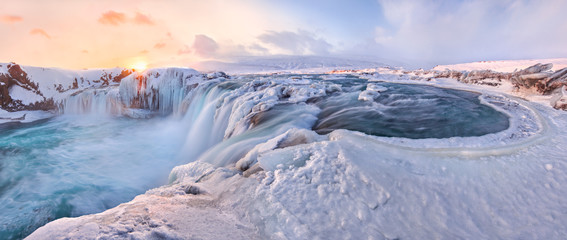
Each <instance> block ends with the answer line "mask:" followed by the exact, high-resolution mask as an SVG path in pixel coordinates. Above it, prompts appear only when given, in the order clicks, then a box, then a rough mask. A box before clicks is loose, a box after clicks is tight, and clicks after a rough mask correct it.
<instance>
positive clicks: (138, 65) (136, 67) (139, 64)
mask: <svg viewBox="0 0 567 240" xmlns="http://www.w3.org/2000/svg"><path fill="white" fill-rule="evenodd" d="M130 68H132V69H134V70H136V71H138V72H141V71H144V70H146V68H148V63H147V62H144V61H138V62H135V63H133V64H131V65H130Z"/></svg>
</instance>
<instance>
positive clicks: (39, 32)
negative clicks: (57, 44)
mask: <svg viewBox="0 0 567 240" xmlns="http://www.w3.org/2000/svg"><path fill="white" fill-rule="evenodd" d="M30 34H31V35H40V36H44V37H46V38H47V39H51V36H49V34H47V33H46V32H45V31H44V30H43V29H41V28H34V29H32V30H31V31H30Z"/></svg>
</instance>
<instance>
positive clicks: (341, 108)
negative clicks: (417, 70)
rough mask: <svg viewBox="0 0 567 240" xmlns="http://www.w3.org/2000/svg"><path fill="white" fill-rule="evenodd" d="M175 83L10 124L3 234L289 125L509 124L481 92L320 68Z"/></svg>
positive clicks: (244, 148) (392, 133) (228, 156)
mask: <svg viewBox="0 0 567 240" xmlns="http://www.w3.org/2000/svg"><path fill="white" fill-rule="evenodd" d="M259 79H260V80H259ZM172 82H173V84H172V85H167V84H169V83H167V82H160V84H161V85H159V86H160V87H161V88H164V89H167V90H168V92H167V94H162V95H160V96H159V98H158V97H156V98H155V99H159V100H161V101H159V102H151V103H149V104H148V105H147V106H150V109H135V108H128V107H125V104H124V103H123V101H125V100H128V97H136V96H135V93H136V91H137V90H136V88H135V87H134V88H131V89H130V85H128V84H132V85H133V86H136V83H135V82H132V83H128V82H123V83H121V85H120V88H117V87H116V86H114V87H109V88H108V89H107V90H87V91H84V92H82V93H80V94H77V95H74V96H72V97H70V98H69V99H67V101H66V102H65V106H64V108H63V109H64V114H63V115H61V116H58V117H55V118H52V119H49V120H44V121H39V122H36V123H32V124H25V125H12V126H7V125H5V126H3V127H2V128H1V129H0V212H1V213H2V214H1V215H0V238H1V239H19V238H23V237H25V236H27V235H28V234H30V233H31V232H32V231H33V230H35V229H37V228H38V227H40V226H42V225H44V224H45V223H47V222H49V221H52V220H54V219H57V218H61V217H69V216H71V217H73V216H80V215H84V214H91V213H97V212H101V211H104V210H106V209H109V208H112V207H114V206H116V205H118V204H120V203H123V202H127V201H129V200H131V199H132V198H133V197H135V196H136V195H138V194H142V193H144V192H145V191H146V190H148V189H151V188H154V187H158V186H161V185H164V184H167V182H168V176H169V173H170V171H171V169H172V168H173V167H175V166H177V165H181V164H185V163H188V162H192V161H195V160H197V159H199V160H200V161H205V162H208V163H211V164H214V165H217V166H226V165H230V164H234V163H235V162H236V161H238V160H239V159H240V158H241V157H243V156H244V155H245V154H246V153H248V152H249V151H250V150H251V149H253V148H254V147H255V146H256V145H258V144H260V143H263V142H266V141H268V140H269V139H272V138H274V137H275V136H278V135H280V134H283V133H285V132H286V131H288V130H289V129H293V128H296V129H308V130H311V129H313V130H315V131H316V132H317V133H319V134H327V133H329V132H331V131H333V130H335V129H348V130H353V131H359V132H363V133H366V134H370V135H376V136H387V137H404V138H447V137H454V136H463V137H466V136H480V135H484V134H489V133H493V132H498V131H503V130H505V129H507V128H508V127H509V122H508V117H507V116H506V115H505V114H503V113H501V112H499V111H496V110H495V109H493V108H492V107H490V106H488V105H484V104H481V103H480V100H479V98H478V97H479V94H476V93H471V92H465V91H458V90H450V89H441V88H435V87H429V86H421V85H404V84H394V83H371V84H369V82H368V81H367V80H365V79H359V78H356V77H352V76H346V77H342V78H339V79H331V80H325V79H324V76H321V75H286V76H248V77H245V78H243V79H239V80H227V79H224V80H209V81H205V82H201V83H199V86H198V87H192V88H185V87H186V86H185V85H184V84H185V83H184V82H183V81H182V79H181V78H179V79H176V80H175V81H172ZM119 89H120V92H119ZM371 90H372V91H374V90H376V91H374V92H372V91H371ZM122 91H131V92H130V93H128V92H126V93H124V92H122ZM364 94H366V95H364ZM368 96H370V97H368ZM138 100H139V101H140V99H138ZM142 100H143V99H142ZM151 106H154V107H155V109H151ZM124 116H129V117H124ZM133 117H134V118H133ZM136 117H138V118H136ZM140 117H141V118H140Z"/></svg>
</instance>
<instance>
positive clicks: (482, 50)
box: [375, 0, 567, 63]
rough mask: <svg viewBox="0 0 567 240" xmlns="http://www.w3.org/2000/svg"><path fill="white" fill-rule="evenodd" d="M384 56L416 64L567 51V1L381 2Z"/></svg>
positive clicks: (379, 39) (378, 34)
mask: <svg viewBox="0 0 567 240" xmlns="http://www.w3.org/2000/svg"><path fill="white" fill-rule="evenodd" d="M378 2H379V3H380V5H381V7H382V10H383V15H384V18H385V20H386V22H385V23H384V24H383V25H381V26H377V27H376V29H375V43H376V44H378V45H380V47H379V48H377V49H381V52H380V54H384V55H388V56H390V57H398V58H400V57H401V58H405V59H412V60H416V61H417V62H435V63H450V62H467V61H478V60H497V59H518V58H549V57H558V56H566V55H567V15H566V14H565V13H564V9H567V1H563V0H550V1H546V2H545V3H543V2H541V1H535V0H501V1H489V0H477V1H450V0H440V1H433V2H432V1H426V0H414V1H409V0H408V1H406V0H378Z"/></svg>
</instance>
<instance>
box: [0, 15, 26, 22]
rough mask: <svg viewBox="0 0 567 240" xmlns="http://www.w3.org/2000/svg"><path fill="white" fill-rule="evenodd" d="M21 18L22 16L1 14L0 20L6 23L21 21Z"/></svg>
mask: <svg viewBox="0 0 567 240" xmlns="http://www.w3.org/2000/svg"><path fill="white" fill-rule="evenodd" d="M23 20H24V18H22V17H20V16H16V15H3V16H2V17H0V22H3V23H8V24H12V23H17V22H21V21H23Z"/></svg>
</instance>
